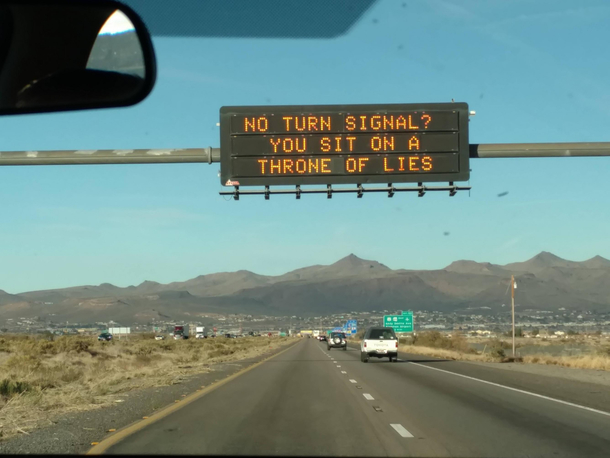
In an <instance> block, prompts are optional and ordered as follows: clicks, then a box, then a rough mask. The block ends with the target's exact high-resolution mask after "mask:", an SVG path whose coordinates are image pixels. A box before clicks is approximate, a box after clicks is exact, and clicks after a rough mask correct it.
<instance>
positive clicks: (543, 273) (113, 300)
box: [0, 251, 610, 323]
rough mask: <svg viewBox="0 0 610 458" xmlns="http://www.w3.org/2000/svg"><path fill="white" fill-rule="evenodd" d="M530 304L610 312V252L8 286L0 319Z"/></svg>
mask: <svg viewBox="0 0 610 458" xmlns="http://www.w3.org/2000/svg"><path fill="white" fill-rule="evenodd" d="M511 275H515V278H516V281H517V285H518V289H517V292H516V298H517V299H516V307H518V309H517V310H518V311H526V310H533V311H536V310H558V309H559V308H565V309H567V310H583V311H587V310H592V311H605V312H607V311H610V260H608V259H605V258H603V257H601V256H595V257H594V258H591V259H589V260H587V261H583V262H575V261H568V260H566V259H562V258H560V257H558V256H555V255H554V254H552V253H548V252H544V251H543V252H541V253H539V254H538V255H536V256H534V257H533V258H531V259H529V260H527V261H524V262H516V263H511V264H506V265H497V264H491V263H488V262H475V261H468V260H460V261H455V262H453V263H451V264H450V265H449V266H447V267H445V268H444V269H439V270H404V269H398V270H393V269H390V268H389V267H387V266H385V265H383V264H381V263H379V262H377V261H369V260H365V259H361V258H359V257H357V256H355V255H354V254H350V255H349V256H347V257H345V258H343V259H340V260H339V261H337V262H335V263H334V264H331V265H314V266H309V267H304V268H301V269H297V270H293V271H291V272H288V273H285V274H283V275H278V276H266V275H258V274H256V273H253V272H250V271H247V270H239V271H236V272H221V273H215V274H209V275H200V276H198V277H195V278H192V279H190V280H187V281H184V282H173V283H167V284H162V283H157V282H154V281H145V282H143V283H141V284H139V285H137V286H128V287H125V288H123V287H118V286H114V285H111V284H109V283H102V284H100V285H97V286H94V285H87V286H75V287H71V288H62V289H53V290H44V291H29V292H23V293H18V294H9V293H7V292H5V291H3V290H0V320H4V319H7V318H19V317H26V318H33V317H40V318H42V319H46V320H52V321H57V322H61V321H66V320H68V321H71V322H88V323H91V322H96V321H108V320H114V321H116V322H120V323H148V322H151V321H152V320H153V319H155V320H186V319H192V318H194V317H198V316H203V315H210V314H230V313H247V314H251V315H271V316H293V315H297V316H319V315H329V314H333V313H341V312H350V311H373V310H379V311H381V310H400V309H410V310H437V311H442V312H450V311H456V312H466V311H469V312H470V313H481V314H493V313H498V312H505V311H506V310H507V308H506V307H505V305H508V304H510V294H509V289H508V287H509V283H510V276H511Z"/></svg>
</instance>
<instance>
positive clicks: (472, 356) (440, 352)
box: [398, 345, 497, 362]
mask: <svg viewBox="0 0 610 458" xmlns="http://www.w3.org/2000/svg"><path fill="white" fill-rule="evenodd" d="M398 350H399V351H403V352H405V353H412V354H416V355H425V356H432V357H434V358H442V359H451V360H456V361H458V360H459V361H483V362H494V361H497V359H496V358H493V357H492V356H491V355H490V354H489V353H487V354H485V355H482V354H476V353H462V352H459V351H456V350H447V349H444V348H431V347H422V346H419V345H399V346H398Z"/></svg>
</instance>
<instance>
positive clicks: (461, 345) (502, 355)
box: [400, 331, 610, 371]
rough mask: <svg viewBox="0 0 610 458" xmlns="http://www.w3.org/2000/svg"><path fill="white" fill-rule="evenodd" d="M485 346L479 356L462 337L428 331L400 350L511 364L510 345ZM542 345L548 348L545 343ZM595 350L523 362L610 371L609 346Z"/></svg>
mask: <svg viewBox="0 0 610 458" xmlns="http://www.w3.org/2000/svg"><path fill="white" fill-rule="evenodd" d="M522 340H524V341H525V340H529V339H522ZM485 342H486V344H487V346H486V350H485V352H477V351H475V350H473V349H472V348H471V347H470V346H469V345H468V342H467V340H466V339H464V337H463V336H461V335H459V334H455V335H453V336H452V338H450V339H449V338H447V337H444V336H443V335H441V334H440V333H439V332H437V331H426V332H420V333H418V334H417V337H416V338H415V339H401V345H400V350H401V351H404V352H406V353H413V354H418V355H426V356H432V357H436V358H444V359H452V360H460V361H482V362H508V361H509V360H510V358H507V356H506V351H505V350H506V349H508V348H510V344H509V343H508V342H505V341H501V340H498V339H488V340H487V341H485ZM542 345H547V344H546V343H542ZM595 348H597V350H596V353H591V354H584V355H579V356H551V355H545V354H535V355H527V356H523V362H524V363H529V364H544V365H554V366H563V367H571V368H576V369H595V370H604V371H610V346H607V345H603V343H600V344H599V345H598V346H596V347H595Z"/></svg>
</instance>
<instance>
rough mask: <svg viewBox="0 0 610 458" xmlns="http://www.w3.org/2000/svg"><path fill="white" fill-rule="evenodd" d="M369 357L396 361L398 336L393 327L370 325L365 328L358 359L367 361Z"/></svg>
mask: <svg viewBox="0 0 610 458" xmlns="http://www.w3.org/2000/svg"><path fill="white" fill-rule="evenodd" d="M371 357H375V358H390V362H396V361H397V359H398V338H397V337H396V333H395V332H394V328H383V327H371V328H368V329H367V330H366V332H365V333H364V338H363V339H362V342H361V343H360V361H362V362H363V363H367V362H368V361H369V358H371Z"/></svg>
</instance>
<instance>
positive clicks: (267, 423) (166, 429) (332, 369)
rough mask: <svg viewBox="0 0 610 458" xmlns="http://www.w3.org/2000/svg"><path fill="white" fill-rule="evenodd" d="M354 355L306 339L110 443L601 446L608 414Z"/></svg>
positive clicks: (404, 451) (490, 449) (531, 449)
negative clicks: (178, 408)
mask: <svg viewBox="0 0 610 458" xmlns="http://www.w3.org/2000/svg"><path fill="white" fill-rule="evenodd" d="M359 357H360V355H359V352H358V351H357V350H355V349H351V348H350V349H349V350H348V351H340V350H331V351H330V352H329V351H327V350H326V346H325V345H324V344H321V343H319V342H318V341H317V340H315V339H303V340H302V341H301V342H299V343H297V344H296V345H295V346H294V347H292V348H290V349H289V350H287V351H286V352H284V353H282V354H281V355H279V356H277V357H276V358H273V359H271V360H269V361H268V362H266V363H264V364H262V365H261V366H258V367H256V368H254V369H252V370H251V371H249V372H247V373H245V374H243V375H241V376H240V377H238V378H236V379H235V380H232V381H230V382H228V383H227V384H225V385H223V386H220V387H219V388H218V389H216V390H215V391H212V392H211V393H208V394H207V395H205V396H203V397H202V398H200V399H197V400H196V401H194V402H192V403H191V404H188V405H186V406H185V407H184V408H182V409H180V410H178V411H176V412H174V413H172V414H170V415H169V416H167V417H165V418H162V419H160V420H159V421H157V422H156V423H153V424H152V425H149V426H147V427H146V428H144V429H142V430H140V431H138V432H136V433H134V434H132V435H131V436H128V437H127V438H125V439H123V440H122V441H121V442H119V443H118V444H115V445H113V446H112V447H111V448H110V449H108V451H107V452H108V453H121V454H233V455H242V454H243V455H327V456H328V455H341V456H469V457H470V456H472V457H484V456H485V457H486V456H498V457H512V456H552V457H561V456H608V453H609V452H608V451H609V450H610V416H606V415H602V414H600V413H596V412H592V411H587V410H584V409H579V408H576V407H574V406H569V405H566V404H561V403H558V402H555V401H552V400H549V399H543V398H539V397H534V396H531V395H527V394H525V393H521V392H517V391H513V390H508V389H505V388H503V387H500V386H496V385H490V384H486V383H482V382H480V381H477V380H473V379H469V378H464V377H461V376H457V375H455V374H451V373H446V372H443V371H439V370H436V369H435V367H436V368H439V369H440V368H441V367H440V366H442V364H436V365H434V364H432V363H430V364H428V366H429V367H422V365H420V364H414V363H408V362H397V363H389V362H387V359H386V360H376V359H371V361H370V362H369V363H367V364H363V363H362V362H360V358H359ZM447 364H449V363H447ZM447 364H446V365H445V367H449V366H448V365H447Z"/></svg>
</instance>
